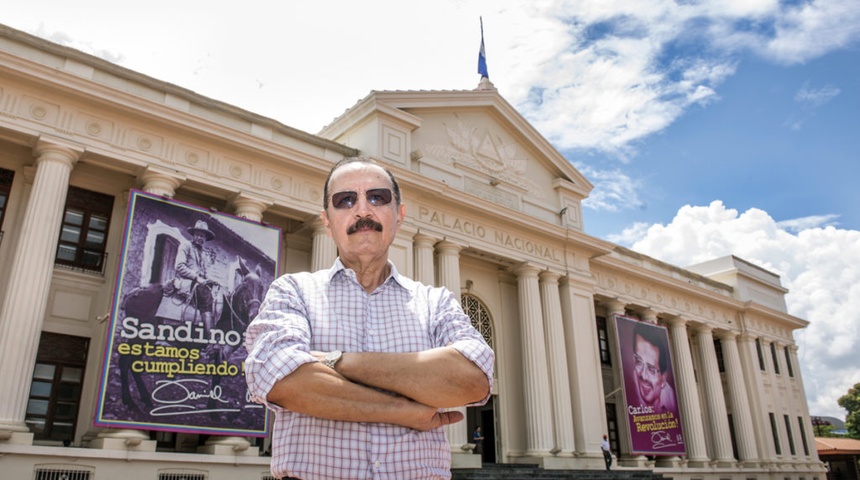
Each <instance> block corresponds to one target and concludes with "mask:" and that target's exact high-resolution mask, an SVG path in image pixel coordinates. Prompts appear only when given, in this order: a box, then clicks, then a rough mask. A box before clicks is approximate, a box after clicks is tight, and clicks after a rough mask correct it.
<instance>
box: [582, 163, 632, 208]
mask: <svg viewBox="0 0 860 480" xmlns="http://www.w3.org/2000/svg"><path fill="white" fill-rule="evenodd" d="M577 168H578V169H579V171H580V172H581V173H582V174H583V175H585V176H586V177H587V178H588V179H589V181H590V182H591V183H592V185H594V190H593V191H592V192H591V195H590V196H589V197H588V198H586V199H585V201H584V202H583V205H585V206H586V207H588V208H590V209H592V210H596V211H607V212H616V211H618V209H619V205H625V206H631V207H641V206H642V205H643V202H642V200H641V199H640V198H639V193H638V192H639V190H640V182H639V181H638V180H636V179H634V178H632V177H630V176H629V175H627V174H626V173H624V172H622V171H621V170H618V169H613V170H597V169H594V168H592V167H590V166H588V165H577Z"/></svg>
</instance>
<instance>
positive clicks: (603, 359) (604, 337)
mask: <svg viewBox="0 0 860 480" xmlns="http://www.w3.org/2000/svg"><path fill="white" fill-rule="evenodd" d="M597 343H598V347H599V348H600V363H602V364H603V365H607V366H611V365H612V357H611V356H610V355H609V330H608V329H607V328H606V317H597Z"/></svg>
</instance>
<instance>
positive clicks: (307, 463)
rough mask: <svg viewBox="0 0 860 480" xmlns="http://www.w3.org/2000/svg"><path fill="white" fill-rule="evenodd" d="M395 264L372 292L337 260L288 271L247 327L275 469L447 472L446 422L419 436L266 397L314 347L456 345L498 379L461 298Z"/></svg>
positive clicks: (414, 474)
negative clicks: (327, 416) (269, 413)
mask: <svg viewBox="0 0 860 480" xmlns="http://www.w3.org/2000/svg"><path fill="white" fill-rule="evenodd" d="M389 264H390V266H391V275H390V276H389V277H388V278H387V279H386V281H385V282H384V283H383V284H382V285H381V286H379V287H378V288H377V289H376V290H375V291H374V292H373V293H367V292H366V291H365V290H364V288H362V287H361V285H360V284H359V283H358V282H357V280H356V277H355V272H353V271H352V270H350V269H347V268H345V267H344V266H343V264H342V263H341V262H340V259H338V260H337V261H336V262H335V264H334V266H333V267H332V268H331V269H329V270H321V271H318V272H315V273H307V272H304V273H296V274H288V275H284V276H282V277H281V278H279V279H277V280H276V281H275V282H274V283H272V286H271V287H270V289H269V292H268V294H267V295H266V299H265V300H264V302H263V305H262V306H261V307H260V313H259V315H258V316H257V318H256V319H255V320H254V321H253V322H252V323H251V325H250V326H249V327H248V330H247V333H246V339H245V345H246V347H247V349H248V352H249V353H248V358H247V360H246V361H245V375H246V378H247V381H248V387H249V390H250V393H251V395H252V397H253V398H254V400H255V401H256V402H259V403H263V404H266V405H267V406H268V407H269V408H270V409H272V410H273V411H274V412H275V414H276V418H275V425H274V431H273V433H272V445H273V452H272V474H273V475H275V476H288V477H298V478H301V479H304V480H316V479H332V480H335V479H336V480H341V479H371V478H373V479H392V480H404V479H419V478H420V479H437V478H443V479H444V478H450V477H451V472H450V469H451V451H450V447H449V445H448V440H447V438H446V436H445V431H444V427H440V428H437V429H434V430H431V431H426V432H420V431H417V430H413V429H410V428H406V427H401V426H397V425H392V424H383V423H365V422H342V421H334V420H324V419H320V418H315V417H310V416H308V415H302V414H299V413H295V412H291V411H289V410H286V409H284V408H281V407H279V406H277V405H274V404H269V403H267V402H266V395H267V394H268V393H269V391H270V390H271V389H272V386H273V385H274V384H275V382H277V381H278V380H280V379H282V378H284V377H285V376H287V375H289V374H290V373H292V372H293V371H295V370H296V369H297V368H298V367H300V366H301V365H303V364H305V363H309V362H316V361H317V360H316V358H315V357H314V356H313V355H311V353H310V352H311V351H312V350H318V351H326V352H327V351H332V350H342V351H345V352H396V353H404V352H418V351H423V350H428V349H431V348H436V347H442V346H451V347H453V348H455V349H456V350H457V351H459V352H460V353H462V354H463V355H464V356H465V357H466V358H468V359H469V360H471V361H472V362H474V363H475V364H476V365H477V366H478V367H479V368H480V369H481V370H483V372H484V373H485V374H486V375H487V379H488V380H489V382H491V385H492V378H493V362H494V358H495V357H494V354H493V351H492V349H490V347H489V346H488V345H487V343H486V342H485V341H484V339H483V337H482V336H481V334H480V333H479V332H478V331H477V330H475V329H474V328H473V327H472V325H471V321H470V319H469V317H468V316H467V315H466V314H465V313H463V310H462V308H461V306H460V303H459V301H458V300H457V298H456V297H455V296H454V295H453V294H452V293H451V292H450V291H448V290H447V289H444V288H434V287H430V286H426V285H423V284H420V283H418V282H415V281H413V280H410V279H408V278H406V277H403V276H401V275H400V274H398V272H397V270H396V268H395V267H394V264H392V263H391V262H389ZM488 398H489V394H488V395H487V397H486V398H484V399H483V400H482V401H481V402H478V403H477V404H476V405H480V404H483V403H484V402H486V401H487V399H488ZM466 440H467V439H464V441H466Z"/></svg>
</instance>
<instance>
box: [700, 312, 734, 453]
mask: <svg viewBox="0 0 860 480" xmlns="http://www.w3.org/2000/svg"><path fill="white" fill-rule="evenodd" d="M696 333H697V334H698V336H699V365H700V366H701V369H702V381H703V383H704V386H705V392H706V395H705V400H706V401H707V403H708V424H709V425H710V427H711V447H712V449H713V451H712V455H711V459H712V460H713V461H714V462H715V463H716V464H717V465H719V466H721V467H730V466H732V465H733V464H734V463H735V459H734V457H733V454H732V442H731V435H730V434H729V419H728V413H727V411H726V401H725V396H724V394H723V382H722V380H721V379H720V371H719V368H718V367H717V352H716V350H715V349H714V336H713V334H712V330H711V327H709V326H707V325H701V326H699V328H697V329H696Z"/></svg>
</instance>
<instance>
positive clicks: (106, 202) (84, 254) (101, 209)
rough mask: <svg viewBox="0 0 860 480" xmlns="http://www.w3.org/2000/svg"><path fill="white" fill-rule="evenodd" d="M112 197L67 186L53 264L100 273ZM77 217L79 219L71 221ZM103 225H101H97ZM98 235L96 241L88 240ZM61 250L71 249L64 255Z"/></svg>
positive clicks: (111, 209)
mask: <svg viewBox="0 0 860 480" xmlns="http://www.w3.org/2000/svg"><path fill="white" fill-rule="evenodd" d="M113 205H114V197H113V196H112V195H107V194H104V193H100V192H94V191H91V190H86V189H83V188H79V187H74V186H69V191H68V193H67V195H66V204H65V206H64V208H63V217H62V219H61V224H60V232H59V239H58V241H57V252H56V255H55V257H54V264H55V265H58V266H61V267H65V268H70V269H73V270H81V271H85V272H99V273H102V274H103V273H104V268H105V263H106V262H105V259H106V257H107V254H106V252H107V237H108V234H109V233H110V220H111V214H112V212H113ZM73 218H79V221H73V220H72V219H73ZM101 225H103V228H99V226H101ZM98 236H101V239H100V241H95V242H94V241H92V240H93V238H97V237H98ZM64 252H72V253H73V255H72V256H71V257H72V258H65V257H67V255H64Z"/></svg>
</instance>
